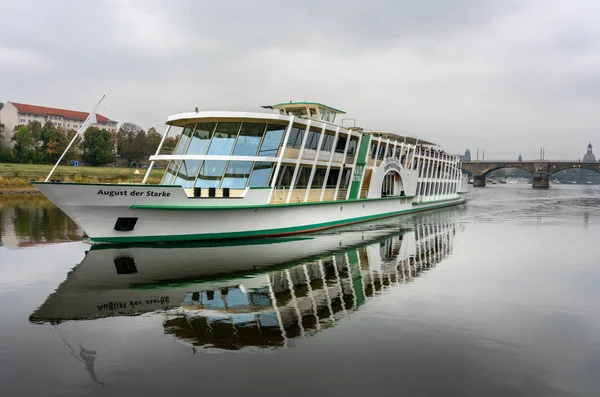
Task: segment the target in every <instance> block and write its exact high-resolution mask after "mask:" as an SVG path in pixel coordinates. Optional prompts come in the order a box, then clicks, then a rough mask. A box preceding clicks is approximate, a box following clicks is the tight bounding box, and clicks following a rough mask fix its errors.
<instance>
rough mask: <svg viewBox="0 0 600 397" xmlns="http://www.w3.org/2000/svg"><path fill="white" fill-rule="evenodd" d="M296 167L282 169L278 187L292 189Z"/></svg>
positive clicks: (283, 167) (278, 178)
mask: <svg viewBox="0 0 600 397" xmlns="http://www.w3.org/2000/svg"><path fill="white" fill-rule="evenodd" d="M294 168H295V167H294V166H293V165H284V166H282V167H281V170H280V171H279V175H278V177H277V183H276V184H275V186H276V187H290V185H291V184H292V177H293V176H294Z"/></svg>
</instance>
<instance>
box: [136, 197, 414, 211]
mask: <svg viewBox="0 0 600 397" xmlns="http://www.w3.org/2000/svg"><path fill="white" fill-rule="evenodd" d="M414 197H415V196H390V197H377V198H359V199H349V200H337V201H311V202H306V203H287V204H286V203H282V204H255V205H228V206H224V205H221V206H208V205H204V206H199V205H193V206H192V205H161V204H136V205H132V206H131V207H129V208H131V209H134V210H165V211H209V210H210V211H214V210H217V211H218V210H221V211H223V210H253V209H259V208H260V209H262V208H281V207H299V206H306V205H331V204H337V205H343V204H345V203H356V202H364V203H368V202H370V201H379V200H398V199H412V198H414Z"/></svg>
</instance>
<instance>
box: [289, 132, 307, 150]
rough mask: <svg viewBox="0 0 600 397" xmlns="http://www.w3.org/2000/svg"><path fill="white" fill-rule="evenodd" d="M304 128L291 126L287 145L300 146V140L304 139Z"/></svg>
mask: <svg viewBox="0 0 600 397" xmlns="http://www.w3.org/2000/svg"><path fill="white" fill-rule="evenodd" d="M304 130H305V128H298V127H292V130H291V131H290V137H289V138H288V141H287V146H288V147H293V148H297V149H300V148H301V147H302V140H303V139H304V132H305V131H304Z"/></svg>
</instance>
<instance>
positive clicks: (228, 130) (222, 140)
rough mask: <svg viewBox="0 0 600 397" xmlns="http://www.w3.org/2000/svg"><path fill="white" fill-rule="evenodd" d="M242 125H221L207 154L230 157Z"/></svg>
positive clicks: (218, 125) (218, 126)
mask: <svg viewBox="0 0 600 397" xmlns="http://www.w3.org/2000/svg"><path fill="white" fill-rule="evenodd" d="M241 124H242V123H219V124H217V129H216V130H215V134H214V136H213V138H212V141H211V143H210V147H209V148H208V153H207V154H216V155H228V154H229V153H231V148H232V147H233V143H234V142H235V137H236V135H237V133H238V131H239V130H240V125H241Z"/></svg>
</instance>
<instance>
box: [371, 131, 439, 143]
mask: <svg viewBox="0 0 600 397" xmlns="http://www.w3.org/2000/svg"><path fill="white" fill-rule="evenodd" d="M365 133H367V134H371V135H377V136H381V137H384V138H389V139H394V140H396V141H402V142H406V143H410V144H412V145H416V144H419V145H428V146H438V144H437V143H433V142H429V141H426V140H424V139H420V138H415V137H413V136H408V135H404V134H399V133H397V132H391V131H365Z"/></svg>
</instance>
